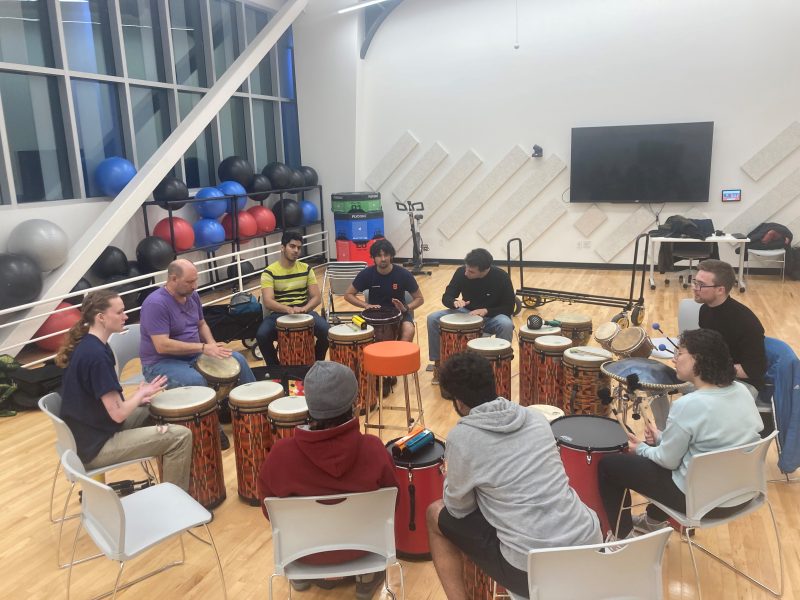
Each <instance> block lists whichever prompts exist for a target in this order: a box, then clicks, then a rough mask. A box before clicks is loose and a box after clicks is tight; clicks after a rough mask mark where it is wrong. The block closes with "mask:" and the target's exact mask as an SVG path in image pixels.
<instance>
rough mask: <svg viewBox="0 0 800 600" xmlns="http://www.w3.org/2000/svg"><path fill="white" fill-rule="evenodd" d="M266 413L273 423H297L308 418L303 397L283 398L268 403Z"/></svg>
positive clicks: (306, 405)
mask: <svg viewBox="0 0 800 600" xmlns="http://www.w3.org/2000/svg"><path fill="white" fill-rule="evenodd" d="M267 413H268V414H269V418H270V419H273V420H275V421H286V422H292V421H299V420H301V419H304V418H306V417H308V404H306V398H305V396H284V397H283V398H278V399H277V400H273V401H272V402H270V404H269V408H268V409H267Z"/></svg>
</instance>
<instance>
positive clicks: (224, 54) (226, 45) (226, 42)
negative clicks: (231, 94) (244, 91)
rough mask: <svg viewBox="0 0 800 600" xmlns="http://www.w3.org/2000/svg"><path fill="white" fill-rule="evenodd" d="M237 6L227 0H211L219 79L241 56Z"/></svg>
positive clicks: (215, 63) (215, 56)
mask: <svg viewBox="0 0 800 600" xmlns="http://www.w3.org/2000/svg"><path fill="white" fill-rule="evenodd" d="M236 8H237V6H236V5H235V4H233V3H232V2H226V0H211V33H212V37H213V39H214V69H215V71H216V73H217V79H219V78H220V77H222V75H223V74H224V73H225V71H226V70H227V69H228V67H230V66H231V65H232V64H233V61H235V60H236V59H237V58H238V57H239V28H238V26H237V24H236Z"/></svg>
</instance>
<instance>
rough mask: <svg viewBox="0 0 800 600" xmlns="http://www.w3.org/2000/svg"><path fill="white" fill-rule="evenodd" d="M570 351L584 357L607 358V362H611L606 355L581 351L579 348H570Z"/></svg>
mask: <svg viewBox="0 0 800 600" xmlns="http://www.w3.org/2000/svg"><path fill="white" fill-rule="evenodd" d="M570 350H571V351H572V352H574V353H575V354H583V355H584V356H596V357H597V358H605V359H606V360H611V359H610V358H608V356H607V355H605V354H598V353H597V352H592V351H590V350H579V349H578V348H570Z"/></svg>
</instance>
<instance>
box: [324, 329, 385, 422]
mask: <svg viewBox="0 0 800 600" xmlns="http://www.w3.org/2000/svg"><path fill="white" fill-rule="evenodd" d="M328 341H329V343H330V346H329V349H328V353H329V354H328V355H329V357H330V359H331V360H332V361H334V362H338V363H340V364H342V365H344V366H346V367H349V368H350V370H351V371H352V372H353V373H354V374H355V376H356V380H357V381H358V406H359V409H360V412H365V411H366V410H367V396H368V394H367V391H368V390H367V372H366V371H365V370H364V348H365V347H366V346H368V345H369V344H371V343H372V342H374V341H375V329H374V328H373V327H372V326H371V325H367V327H366V329H354V328H353V327H352V326H351V325H348V324H342V325H334V326H333V327H331V328H330V329H329V330H328ZM375 404H377V398H375ZM375 404H373V405H372V406H371V407H370V408H374V407H375Z"/></svg>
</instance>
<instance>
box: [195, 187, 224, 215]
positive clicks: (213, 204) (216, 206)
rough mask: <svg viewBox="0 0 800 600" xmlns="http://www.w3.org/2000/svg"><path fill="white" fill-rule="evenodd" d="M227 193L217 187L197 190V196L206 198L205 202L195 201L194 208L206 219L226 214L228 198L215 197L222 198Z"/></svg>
mask: <svg viewBox="0 0 800 600" xmlns="http://www.w3.org/2000/svg"><path fill="white" fill-rule="evenodd" d="M224 195H225V194H223V193H222V192H220V191H219V190H218V189H217V188H213V187H205V188H201V189H199V190H197V194H196V195H195V198H199V199H203V200H206V199H207V200H206V201H205V202H195V203H194V208H195V210H196V211H197V214H199V215H200V216H201V217H202V218H204V219H216V218H217V217H221V216H222V215H224V214H225V211H226V210H227V208H228V201H227V200H213V198H222V197H223V196H224Z"/></svg>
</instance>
